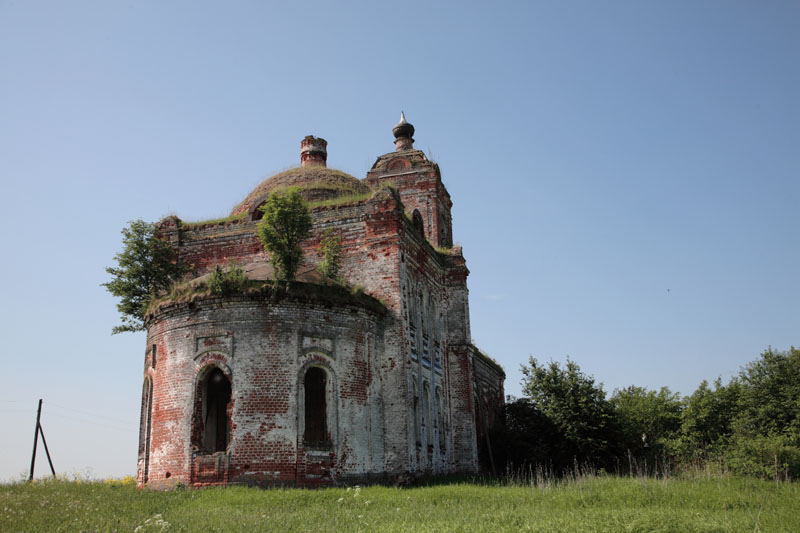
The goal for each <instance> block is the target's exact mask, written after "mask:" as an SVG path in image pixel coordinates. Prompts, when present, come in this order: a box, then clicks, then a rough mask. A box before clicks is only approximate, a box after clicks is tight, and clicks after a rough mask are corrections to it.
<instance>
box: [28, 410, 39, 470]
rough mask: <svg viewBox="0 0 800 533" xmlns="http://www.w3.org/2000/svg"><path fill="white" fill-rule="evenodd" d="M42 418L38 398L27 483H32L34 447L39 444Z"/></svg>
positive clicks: (34, 461) (34, 462) (34, 460)
mask: <svg viewBox="0 0 800 533" xmlns="http://www.w3.org/2000/svg"><path fill="white" fill-rule="evenodd" d="M41 417H42V399H41V398H39V410H38V411H36V427H35V428H34V430H33V453H32V454H31V471H30V473H29V474H28V481H33V466H34V464H36V445H37V444H38V443H39V420H40V419H41Z"/></svg>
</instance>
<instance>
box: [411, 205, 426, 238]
mask: <svg viewBox="0 0 800 533" xmlns="http://www.w3.org/2000/svg"><path fill="white" fill-rule="evenodd" d="M411 222H412V224H414V227H415V228H416V229H417V231H419V232H420V234H422V235H425V222H423V220H422V215H421V214H420V212H419V209H414V212H413V213H411Z"/></svg>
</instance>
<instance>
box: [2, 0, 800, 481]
mask: <svg viewBox="0 0 800 533" xmlns="http://www.w3.org/2000/svg"><path fill="white" fill-rule="evenodd" d="M798 27H800V4H798V3H796V2H781V1H771V2H733V1H723V2H713V1H703V2H689V1H672V2H664V1H654V2H572V1H563V2H562V1H559V2H518V3H514V2H496V3H493V4H492V5H491V7H490V6H489V5H488V4H487V3H485V2H474V3H471V2H458V3H445V2H425V3H416V2H403V3H399V4H398V3H397V2H391V3H377V2H365V3H363V4H361V5H359V4H356V3H348V2H342V3H330V2H321V3H316V2H302V3H300V2H297V3H288V2H275V3H269V2H245V1H234V2H217V3H211V2H188V1H187V2H179V1H171V2H155V1H152V2H142V1H134V0H130V1H127V2H99V1H94V2H81V1H74V2H37V1H29V0H25V1H13V0H0V187H1V189H0V191H2V205H3V209H2V213H1V214H0V217H2V220H1V222H2V224H0V228H1V229H0V238H1V239H2V241H1V242H2V249H3V261H2V262H0V279H2V280H3V283H2V284H0V302H2V305H1V306H0V333H1V334H2V338H3V348H2V352H0V353H2V362H3V367H4V370H5V386H4V387H2V390H0V422H1V423H2V426H3V427H4V428H5V429H4V431H3V434H4V446H3V450H4V453H3V457H2V459H0V479H8V478H15V477H18V476H19V475H20V473H22V472H24V471H26V470H27V468H28V465H29V454H30V447H31V444H32V442H31V441H32V437H33V435H32V433H33V426H34V416H35V410H36V402H37V400H38V398H44V416H43V424H44V429H45V433H46V436H47V439H48V444H49V445H50V447H51V452H52V453H53V459H54V462H55V466H56V469H57V470H58V471H59V472H70V473H75V472H82V473H85V474H89V475H92V476H121V475H125V474H133V473H135V468H136V449H137V438H138V434H137V426H138V416H139V402H140V393H141V382H142V364H143V354H144V349H145V339H144V335H143V334H126V335H116V336H113V337H112V336H110V335H109V332H110V330H111V328H112V326H114V325H115V324H116V323H117V313H116V308H115V304H116V302H115V300H114V299H113V298H112V297H111V296H110V295H108V294H107V293H106V292H105V291H104V289H103V288H102V287H100V284H101V283H103V282H104V281H107V279H108V278H107V275H106V274H105V271H104V269H105V267H106V266H110V265H111V264H112V261H113V256H114V254H115V253H116V252H117V251H119V248H120V240H121V236H120V230H121V228H122V227H123V226H125V225H126V223H127V222H128V221H129V220H132V219H136V218H143V219H145V220H150V221H155V220H158V219H160V218H162V217H163V216H166V215H168V214H171V213H175V214H177V215H178V216H180V217H181V218H183V219H185V220H193V219H194V220H200V219H206V218H213V217H217V216H224V215H226V214H227V213H228V211H229V210H230V208H231V207H232V206H233V205H234V204H236V203H237V202H238V201H240V200H241V199H242V198H243V197H244V196H245V195H246V194H247V193H248V192H249V191H250V190H251V189H252V188H253V187H254V186H255V185H256V184H257V183H259V182H260V181H261V180H262V179H263V178H264V177H266V176H269V175H271V174H273V173H275V172H277V171H279V170H282V169H284V168H287V167H290V166H293V165H296V164H297V163H298V161H299V143H300V140H301V139H302V138H303V137H304V136H305V135H309V134H313V135H317V136H321V137H324V138H325V139H327V140H328V142H329V145H328V152H329V156H328V164H329V166H332V167H336V168H340V169H342V170H344V171H346V172H349V173H351V174H353V175H355V176H358V177H363V176H364V175H365V173H366V171H367V170H368V168H369V167H370V166H371V164H372V163H373V162H374V161H375V158H377V156H379V155H381V154H383V153H386V152H389V151H391V150H392V149H393V144H392V135H391V127H392V125H394V123H395V122H396V121H397V119H398V118H399V114H400V111H401V110H404V111H405V112H406V116H407V117H408V119H409V121H410V122H412V123H413V124H414V125H415V127H416V129H417V132H416V135H415V138H416V141H417V142H416V147H417V148H420V149H422V150H425V151H426V153H428V154H429V156H431V157H432V158H433V159H435V160H436V161H438V162H439V164H440V166H441V168H442V173H443V179H444V182H445V185H446V186H447V188H448V190H449V191H450V194H451V195H452V198H453V200H454V207H453V219H454V222H453V223H454V239H455V240H456V241H458V242H459V243H460V244H462V245H463V247H464V253H465V256H466V257H467V260H468V265H469V268H470V270H471V272H472V273H471V275H470V278H469V281H468V283H469V287H470V297H471V314H472V334H473V337H474V339H475V342H476V343H477V345H478V346H480V347H481V348H482V349H484V350H485V351H487V352H488V353H490V354H491V355H492V356H493V357H495V358H496V359H497V360H498V361H499V362H500V363H501V364H502V365H503V366H504V367H505V368H506V370H507V373H508V378H507V381H506V389H507V392H508V393H510V394H515V395H519V394H520V391H521V388H520V377H521V376H520V372H519V366H520V364H522V363H524V362H526V361H527V359H528V357H529V356H535V357H537V358H539V359H544V360H548V359H551V358H552V359H555V360H558V361H564V360H565V358H566V356H567V355H569V356H570V357H571V358H572V359H573V360H575V361H576V362H577V363H578V364H579V365H580V366H581V368H582V369H583V370H584V371H585V372H587V373H590V374H592V375H594V376H595V378H596V379H597V380H598V381H601V382H603V383H604V386H605V389H606V390H607V391H609V392H611V391H612V390H613V389H614V388H617V387H624V386H627V385H631V384H636V385H641V386H646V387H649V388H658V387H661V386H668V387H670V388H671V389H672V390H673V391H678V392H680V393H683V394H689V393H691V392H692V391H693V390H694V389H695V388H696V387H697V385H698V384H699V383H700V381H701V380H703V379H708V380H713V379H715V378H716V377H717V376H722V377H723V379H725V380H727V379H728V378H729V377H730V376H731V375H733V374H735V373H736V372H737V371H738V369H739V368H740V367H741V366H742V365H744V364H746V363H747V362H748V361H751V360H753V359H755V358H756V357H757V356H758V354H759V353H760V352H761V351H762V350H764V349H766V348H767V346H770V345H771V346H772V347H774V348H777V349H786V348H788V347H789V346H790V345H792V344H794V345H795V346H796V345H798V343H799V342H798V333H800V311H798V305H797V302H798V300H799V299H800V276H798V274H797V273H798V272H800V247H799V246H798V243H800V220H799V219H798V216H797V209H798V203H799V201H800V150H799V149H798V148H799V147H800V98H798V96H797V95H798V94H800V61H798V50H800V32H798V31H797V28H798ZM11 428H13V429H11ZM37 471H38V472H39V473H40V474H43V473H44V472H45V471H46V462H44V461H43V459H42V460H41V461H39V462H38V464H37Z"/></svg>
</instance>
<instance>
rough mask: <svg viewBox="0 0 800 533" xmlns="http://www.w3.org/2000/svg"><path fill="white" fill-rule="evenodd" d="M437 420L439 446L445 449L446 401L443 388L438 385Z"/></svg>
mask: <svg viewBox="0 0 800 533" xmlns="http://www.w3.org/2000/svg"><path fill="white" fill-rule="evenodd" d="M436 421H437V425H438V426H439V448H440V449H441V450H442V451H444V449H445V438H444V436H445V435H444V401H443V400H442V389H441V388H440V387H436Z"/></svg>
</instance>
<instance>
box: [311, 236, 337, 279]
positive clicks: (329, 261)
mask: <svg viewBox="0 0 800 533" xmlns="http://www.w3.org/2000/svg"><path fill="white" fill-rule="evenodd" d="M320 248H321V250H322V261H320V262H319V265H318V267H317V268H319V271H320V272H322V274H323V275H324V276H325V277H326V278H329V279H336V277H337V276H338V275H339V270H340V269H341V267H342V237H341V235H334V233H333V228H328V229H326V230H325V233H324V234H323V235H322V240H321V241H320Z"/></svg>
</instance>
